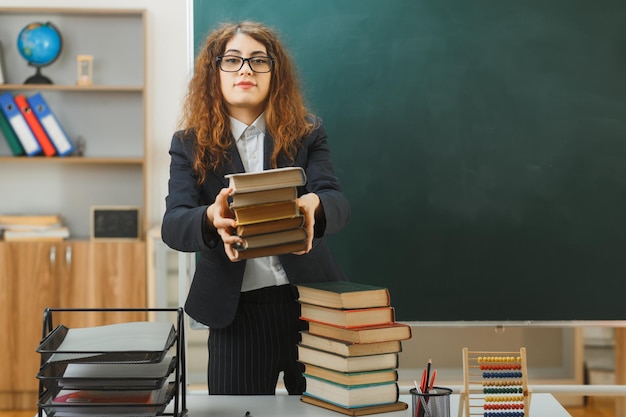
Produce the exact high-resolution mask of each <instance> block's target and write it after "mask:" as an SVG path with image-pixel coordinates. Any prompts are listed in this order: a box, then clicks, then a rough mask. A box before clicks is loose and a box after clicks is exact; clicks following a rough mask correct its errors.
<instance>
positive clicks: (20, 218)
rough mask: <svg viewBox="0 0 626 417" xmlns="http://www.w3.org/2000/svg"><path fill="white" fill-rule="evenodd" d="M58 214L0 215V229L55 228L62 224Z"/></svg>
mask: <svg viewBox="0 0 626 417" xmlns="http://www.w3.org/2000/svg"><path fill="white" fill-rule="evenodd" d="M62 221H63V220H62V218H61V216H60V215H58V214H0V227H7V226H17V225H25V226H56V225H59V224H61V223H62Z"/></svg>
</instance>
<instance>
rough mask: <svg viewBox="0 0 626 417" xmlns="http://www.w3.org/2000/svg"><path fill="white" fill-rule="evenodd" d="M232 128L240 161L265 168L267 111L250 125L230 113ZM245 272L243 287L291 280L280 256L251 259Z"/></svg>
mask: <svg viewBox="0 0 626 417" xmlns="http://www.w3.org/2000/svg"><path fill="white" fill-rule="evenodd" d="M230 129H231V132H232V133H233V137H234V138H235V143H236V144H237V149H238V150H239V155H240V156H241V162H243V167H244V168H245V170H246V172H260V171H263V151H264V149H263V143H264V139H265V131H266V126H265V113H263V114H261V115H260V116H259V117H258V118H257V119H256V120H255V121H254V122H253V123H252V124H251V125H250V126H248V125H246V124H245V123H243V122H240V121H239V120H237V119H235V118H233V117H231V118H230ZM245 262H246V270H245V272H244V274H243V283H242V284H241V291H251V290H256V289H259V288H264V287H271V286H273V285H283V284H288V283H289V279H288V278H287V274H286V273H285V270H284V269H283V266H282V265H281V263H280V261H279V260H278V256H266V257H263V258H253V259H248V260H247V261H245Z"/></svg>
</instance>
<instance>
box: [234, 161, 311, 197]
mask: <svg viewBox="0 0 626 417" xmlns="http://www.w3.org/2000/svg"><path fill="white" fill-rule="evenodd" d="M225 178H226V179H228V186H229V188H232V189H233V193H243V192H250V191H261V190H269V189H273V188H284V187H299V186H303V185H304V184H306V174H305V173H304V169H302V168H300V167H285V168H275V169H268V170H265V171H259V172H242V173H235V174H227V175H225Z"/></svg>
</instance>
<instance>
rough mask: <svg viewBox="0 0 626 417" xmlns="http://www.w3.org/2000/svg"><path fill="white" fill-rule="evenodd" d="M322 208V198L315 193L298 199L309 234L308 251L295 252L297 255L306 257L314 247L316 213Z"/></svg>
mask: <svg viewBox="0 0 626 417" xmlns="http://www.w3.org/2000/svg"><path fill="white" fill-rule="evenodd" d="M319 206H320V198H319V197H318V196H317V194H315V193H308V194H304V195H302V196H301V197H300V198H298V207H299V208H300V212H301V213H302V214H303V215H304V228H305V229H306V234H307V246H306V250H303V251H298V252H293V253H294V254H296V255H304V254H305V253H308V252H309V251H310V250H311V248H312V247H313V233H314V230H315V211H316V210H317V209H318V208H319Z"/></svg>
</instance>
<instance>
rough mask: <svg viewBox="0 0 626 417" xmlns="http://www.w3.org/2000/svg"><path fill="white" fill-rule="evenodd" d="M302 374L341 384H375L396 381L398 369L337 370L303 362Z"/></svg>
mask: <svg viewBox="0 0 626 417" xmlns="http://www.w3.org/2000/svg"><path fill="white" fill-rule="evenodd" d="M304 374H305V375H311V376H314V377H317V378H322V379H326V380H328V381H331V382H336V383H338V384H343V385H363V384H377V383H381V382H395V381H398V371H397V370H396V369H394V368H390V369H375V370H372V371H361V372H339V371H334V370H332V369H328V368H324V367H322V366H316V365H311V364H308V363H305V364H304Z"/></svg>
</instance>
